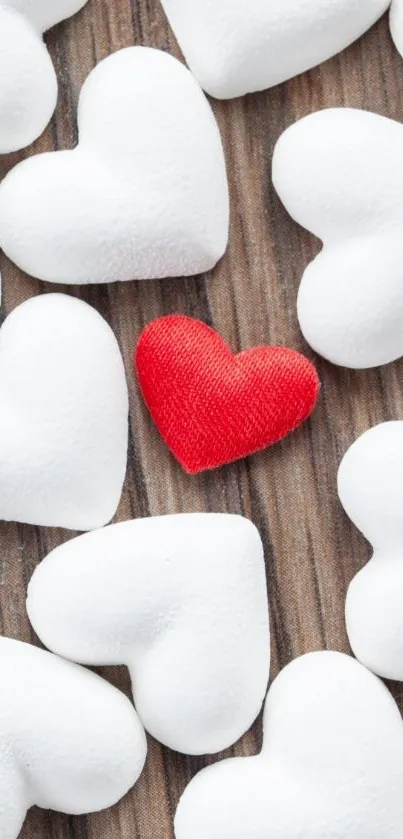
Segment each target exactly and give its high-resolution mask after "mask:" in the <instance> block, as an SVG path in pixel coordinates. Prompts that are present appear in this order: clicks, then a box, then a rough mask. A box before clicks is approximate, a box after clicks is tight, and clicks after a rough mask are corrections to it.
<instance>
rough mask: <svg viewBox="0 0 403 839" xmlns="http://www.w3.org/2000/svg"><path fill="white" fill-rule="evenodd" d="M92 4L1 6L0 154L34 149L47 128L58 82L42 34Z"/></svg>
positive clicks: (64, 0) (79, 0)
mask: <svg viewBox="0 0 403 839" xmlns="http://www.w3.org/2000/svg"><path fill="white" fill-rule="evenodd" d="M86 2H87V0H0V154H4V153H6V152H11V151H16V150H17V149H21V148H23V147H24V146H27V145H29V143H32V142H33V141H34V140H36V138H37V137H39V135H40V134H42V131H44V129H45V128H46V126H47V124H48V122H49V120H50V118H51V116H52V114H53V111H54V109H55V107H56V100H57V80H56V74H55V71H54V69H53V65H52V62H51V59H50V56H49V53H48V51H47V49H46V47H45V44H44V42H43V40H42V33H43V32H45V30H46V29H49V28H50V27H51V26H53V25H54V24H55V23H59V21H61V20H64V19H65V18H67V17H70V16H71V15H73V14H75V13H76V12H77V11H78V10H79V9H81V8H82V6H84V5H85V3H86Z"/></svg>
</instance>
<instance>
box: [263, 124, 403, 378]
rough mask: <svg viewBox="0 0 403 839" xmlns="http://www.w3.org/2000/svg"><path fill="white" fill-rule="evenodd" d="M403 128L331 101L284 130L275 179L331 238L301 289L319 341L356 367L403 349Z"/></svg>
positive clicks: (315, 343)
mask: <svg viewBox="0 0 403 839" xmlns="http://www.w3.org/2000/svg"><path fill="white" fill-rule="evenodd" d="M402 144H403V126H402V125H401V124H400V123H398V122H395V121H394V120H391V119H385V117H381V116H378V114H372V113H368V111H360V110H354V109H351V108H330V109H327V110H323V111H319V112H318V113H315V114H311V115H310V116H308V117H305V118H304V119H302V120H300V121H299V122H297V123H296V124H295V125H293V126H291V127H290V128H288V129H287V131H285V132H284V134H283V135H282V136H281V137H280V139H279V141H278V143H277V146H276V149H275V152H274V158H273V182H274V186H275V188H276V189H277V192H278V194H279V196H280V198H281V200H282V202H283V204H284V205H285V207H286V209H287V210H288V212H289V213H290V215H291V216H292V218H293V219H295V221H297V222H298V224H301V225H302V226H303V227H306V228H307V229H308V230H309V231H310V232H311V233H313V234H314V235H315V236H317V237H318V238H320V239H321V240H322V241H323V250H322V251H321V252H320V253H319V255H318V256H317V257H316V259H314V261H313V262H312V263H311V264H310V265H309V266H308V268H307V269H306V271H305V273H304V276H303V278H302V282H301V285H300V289H299V293H298V318H299V322H300V325H301V329H302V332H303V334H304V336H305V338H306V340H307V341H308V342H309V343H310V345H311V346H312V347H313V348H314V349H315V350H316V351H317V352H318V353H320V355H323V356H324V358H327V359H328V360H329V361H332V362H333V363H334V364H340V365H343V366H344V367H351V368H369V367H376V366H378V365H379V364H387V363H389V362H390V361H394V360H395V359H397V358H400V356H401V355H403V283H402V261H403V244H402V236H401V230H402V225H403V203H402V194H403V153H402Z"/></svg>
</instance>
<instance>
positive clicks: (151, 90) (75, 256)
mask: <svg viewBox="0 0 403 839" xmlns="http://www.w3.org/2000/svg"><path fill="white" fill-rule="evenodd" d="M78 123H79V136H80V141H79V144H78V146H77V147H76V148H75V149H74V150H73V151H62V152H52V153H50V154H43V155H39V156H37V157H31V158H30V159H29V160H26V161H24V162H23V163H20V164H19V165H18V166H17V167H16V168H15V169H13V170H12V171H11V172H10V173H9V174H8V175H7V177H6V178H5V179H4V181H3V182H2V184H1V187H0V244H1V247H2V248H3V249H4V251H5V252H6V254H7V255H8V256H9V257H10V258H11V259H12V260H13V261H14V262H15V263H16V264H17V265H18V266H19V267H20V268H22V269H23V270H24V271H26V272H27V273H28V274H32V275H34V276H36V277H39V278H40V279H42V280H49V281H51V282H57V283H103V282H111V281H115V280H131V279H152V278H157V277H175V276H179V275H180V276H184V275H186V276H188V275H193V274H199V273H201V272H203V271H208V270H209V269H210V268H213V266H214V265H215V263H216V262H217V261H218V260H219V259H220V257H221V256H222V255H223V253H224V251H225V248H226V245H227V239H228V215H229V203H228V185H227V176H226V169H225V160H224V154H223V148H222V144H221V139H220V134H219V131H218V127H217V124H216V122H215V119H214V116H213V113H212V110H211V108H210V106H209V104H208V102H207V100H206V98H205V96H204V94H203V92H202V91H201V89H200V88H199V86H198V84H197V82H196V81H195V79H194V78H193V76H192V75H191V74H190V73H189V71H188V70H187V69H186V67H184V66H183V64H181V63H180V62H179V61H177V60H176V59H174V58H172V56H170V55H167V54H166V53H164V52H161V51H159V50H153V49H147V48H145V47H130V48H128V49H125V50H121V51H120V52H117V53H114V54H113V55H111V56H109V58H107V59H105V61H102V62H101V63H100V64H99V65H98V66H97V67H96V69H95V70H93V72H92V73H91V74H90V76H89V77H88V79H87V81H86V83H85V85H84V87H83V90H82V92H81V97H80V104H79V115H78Z"/></svg>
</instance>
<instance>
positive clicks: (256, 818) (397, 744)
mask: <svg viewBox="0 0 403 839" xmlns="http://www.w3.org/2000/svg"><path fill="white" fill-rule="evenodd" d="M402 786H403V725H402V719H401V716H400V713H399V709H398V707H397V705H396V703H395V702H394V700H393V698H392V696H391V695H390V693H389V692H388V690H387V689H386V687H385V685H384V684H383V683H382V682H381V681H380V680H379V679H378V678H377V677H376V676H374V675H373V674H372V673H369V671H368V670H366V669H365V667H363V666H362V665H361V664H358V662H357V661H355V660H354V659H353V658H349V657H348V656H346V655H342V654H341V653H336V652H319V653H311V654H309V655H306V656H302V658H299V659H297V660H296V661H293V662H292V663H291V664H290V665H289V666H288V667H286V668H285V669H284V670H283V671H282V672H281V673H280V675H279V676H278V678H277V679H276V680H275V681H274V683H273V686H272V687H271V689H270V691H269V694H268V697H267V700H266V707H265V712H264V737H263V748H262V753H261V754H260V755H259V756H258V757H247V758H235V759H234V758H233V759H230V760H224V761H222V762H221V763H217V764H215V766H210V767H208V768H207V769H204V770H202V771H201V772H200V773H199V774H198V775H196V777H195V778H194V779H193V780H192V781H191V782H190V784H189V786H188V787H187V789H186V790H185V792H184V795H183V797H182V799H181V801H180V803H179V807H178V810H177V813H176V819H175V835H176V839H246V837H247V839H398V837H400V836H402V835H403V801H402Z"/></svg>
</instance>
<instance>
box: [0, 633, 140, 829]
mask: <svg viewBox="0 0 403 839" xmlns="http://www.w3.org/2000/svg"><path fill="white" fill-rule="evenodd" d="M0 682H1V692H0V729H1V741H0V800H1V806H0V835H1V839H16V837H17V836H18V834H19V831H20V829H21V826H22V823H23V821H24V819H25V815H26V812H27V810H28V809H29V808H30V807H32V806H33V805H34V804H36V805H38V806H39V807H43V808H45V809H51V810H60V811H61V812H63V813H70V814H73V815H76V814H80V813H88V812H93V811H96V810H102V809H104V808H106V807H110V806H112V805H113V804H115V803H116V801H118V800H119V799H120V798H122V796H123V795H125V794H126V792H127V791H128V790H129V789H130V787H132V786H133V784H134V783H135V782H136V781H137V779H138V777H139V775H140V773H141V771H142V768H143V765H144V761H145V757H146V752H147V744H146V738H145V734H144V730H143V727H142V725H141V723H140V721H139V719H138V717H137V714H136V712H135V710H134V708H133V706H132V705H131V703H130V702H129V700H128V699H127V698H126V697H125V696H124V695H123V694H122V693H120V691H118V690H116V688H114V687H112V686H111V685H110V684H108V682H105V681H104V680H103V679H100V678H99V676H96V675H95V674H94V673H91V672H90V671H88V670H85V669H84V668H82V667H78V666H77V665H76V664H71V663H70V662H67V661H64V660H63V659H61V658H58V657H57V656H53V655H51V654H50V653H47V652H44V651H43V650H38V649H37V648H36V647H31V646H29V644H22V643H21V642H19V641H11V640H10V639H8V638H0Z"/></svg>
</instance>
